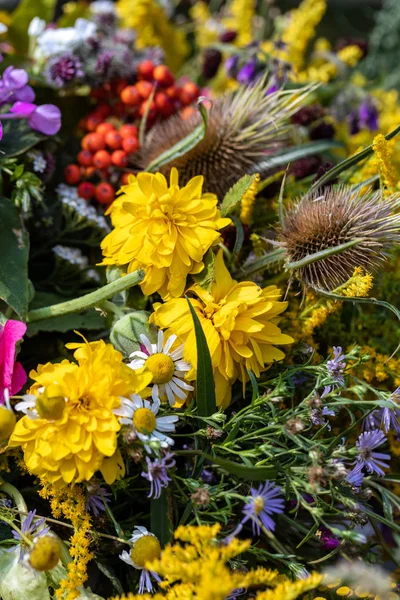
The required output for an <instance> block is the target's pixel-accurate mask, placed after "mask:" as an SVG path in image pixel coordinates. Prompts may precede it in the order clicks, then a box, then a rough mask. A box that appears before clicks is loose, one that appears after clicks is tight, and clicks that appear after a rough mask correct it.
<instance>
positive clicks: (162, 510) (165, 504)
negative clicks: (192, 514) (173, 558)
mask: <svg viewBox="0 0 400 600" xmlns="http://www.w3.org/2000/svg"><path fill="white" fill-rule="evenodd" d="M150 525H151V532H152V533H154V535H155V536H157V538H158V540H159V541H160V544H161V547H162V548H163V547H164V546H165V545H166V544H168V543H169V542H170V541H171V540H172V523H171V519H170V516H169V496H168V490H166V489H163V490H162V491H161V495H160V497H159V498H153V499H152V501H151V504H150Z"/></svg>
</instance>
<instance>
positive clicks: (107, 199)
mask: <svg viewBox="0 0 400 600" xmlns="http://www.w3.org/2000/svg"><path fill="white" fill-rule="evenodd" d="M95 193H96V200H97V202H100V204H110V203H111V202H112V201H113V200H114V198H115V191H114V188H113V186H112V185H110V184H109V183H106V182H103V183H99V185H97V186H96V192H95Z"/></svg>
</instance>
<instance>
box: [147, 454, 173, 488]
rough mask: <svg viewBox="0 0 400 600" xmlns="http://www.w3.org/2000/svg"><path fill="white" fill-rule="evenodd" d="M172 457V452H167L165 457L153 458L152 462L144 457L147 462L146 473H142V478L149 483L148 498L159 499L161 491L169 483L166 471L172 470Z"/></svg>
mask: <svg viewBox="0 0 400 600" xmlns="http://www.w3.org/2000/svg"><path fill="white" fill-rule="evenodd" d="M173 457H174V455H173V453H172V452H168V453H167V454H166V455H165V456H163V457H162V458H161V459H160V458H155V459H154V460H153V461H152V460H151V459H150V458H149V457H148V456H146V462H147V473H146V472H145V471H143V472H142V477H144V478H145V479H147V481H150V493H149V495H148V496H147V497H148V498H159V497H160V495H161V490H162V489H163V488H166V487H168V484H169V482H170V481H171V479H170V477H168V473H167V469H172V467H174V466H175V460H174V458H173Z"/></svg>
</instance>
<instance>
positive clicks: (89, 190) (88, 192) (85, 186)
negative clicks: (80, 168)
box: [78, 181, 95, 200]
mask: <svg viewBox="0 0 400 600" xmlns="http://www.w3.org/2000/svg"><path fill="white" fill-rule="evenodd" d="M94 193H95V187H94V185H93V183H90V182H89V181H82V183H80V184H79V185H78V195H79V196H80V197H81V198H84V199H85V200H91V198H93V196H94Z"/></svg>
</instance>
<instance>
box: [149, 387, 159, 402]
mask: <svg viewBox="0 0 400 600" xmlns="http://www.w3.org/2000/svg"><path fill="white" fill-rule="evenodd" d="M151 397H152V398H153V402H157V400H158V401H159V400H160V399H159V397H158V385H157V384H155V385H153V389H152V390H151Z"/></svg>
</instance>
